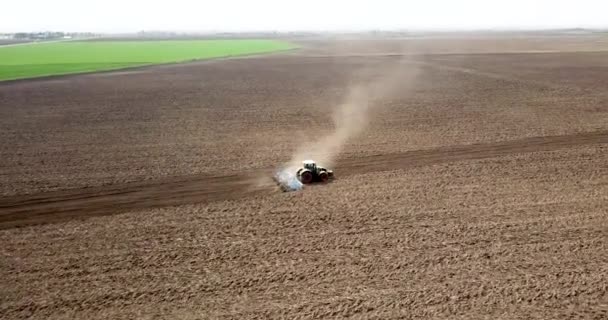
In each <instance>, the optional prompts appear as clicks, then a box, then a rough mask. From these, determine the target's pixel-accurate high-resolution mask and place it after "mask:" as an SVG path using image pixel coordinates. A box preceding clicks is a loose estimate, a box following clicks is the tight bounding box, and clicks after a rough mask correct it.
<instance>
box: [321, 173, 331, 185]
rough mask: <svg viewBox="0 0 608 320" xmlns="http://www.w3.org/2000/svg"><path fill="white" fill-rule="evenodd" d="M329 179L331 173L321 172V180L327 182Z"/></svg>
mask: <svg viewBox="0 0 608 320" xmlns="http://www.w3.org/2000/svg"><path fill="white" fill-rule="evenodd" d="M327 180H329V173H327V171H321V172H319V181H321V182H323V183H325V182H327Z"/></svg>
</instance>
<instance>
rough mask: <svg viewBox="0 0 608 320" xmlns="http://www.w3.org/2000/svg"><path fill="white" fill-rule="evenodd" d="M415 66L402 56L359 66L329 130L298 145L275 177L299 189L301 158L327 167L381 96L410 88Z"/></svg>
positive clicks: (366, 120)
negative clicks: (352, 83)
mask: <svg viewBox="0 0 608 320" xmlns="http://www.w3.org/2000/svg"><path fill="white" fill-rule="evenodd" d="M418 70H419V69H418V66H416V65H415V64H411V63H407V61H404V60H398V61H389V62H388V63H386V62H385V63H384V65H381V66H379V67H378V66H376V67H374V68H369V67H368V68H366V69H364V70H362V72H360V74H359V75H358V76H357V77H356V78H359V79H362V80H360V81H359V83H357V84H354V85H351V86H350V88H349V89H348V93H347V94H346V96H345V98H344V101H343V102H342V103H341V104H339V105H337V106H335V107H334V108H333V112H332V120H333V123H334V130H333V132H331V133H330V134H328V135H326V136H323V137H321V138H319V139H318V140H315V141H312V142H311V143H307V144H304V145H302V146H301V147H300V148H299V149H298V150H296V152H295V153H294V155H293V156H292V157H291V160H290V161H289V162H288V163H286V164H284V165H283V166H282V167H281V168H279V169H278V170H277V173H276V175H275V178H276V179H277V180H279V181H280V182H281V183H282V184H283V185H289V188H288V189H291V190H299V189H301V187H302V186H301V184H299V181H297V179H296V178H295V172H296V171H297V169H298V168H299V167H300V166H301V163H302V161H303V160H305V159H312V160H315V161H317V163H318V164H319V165H321V166H324V167H328V168H331V167H332V166H333V165H334V164H335V160H336V158H337V156H338V155H339V154H340V152H341V151H343V148H344V146H345V145H346V143H347V142H348V141H349V140H351V139H353V138H356V137H357V136H358V135H359V134H361V133H362V132H363V131H364V130H365V129H366V128H367V126H368V124H369V122H370V119H371V118H372V117H373V112H374V111H377V110H378V109H379V108H380V107H381V106H382V105H383V101H382V100H383V99H388V98H390V97H391V95H392V94H393V93H394V92H396V91H397V90H398V91H399V93H400V94H401V95H403V92H404V91H409V90H410V89H411V88H412V86H413V82H414V79H415V77H416V75H417V74H418V72H419V71H418ZM294 136H295V134H294ZM308 136H311V134H309V135H308Z"/></svg>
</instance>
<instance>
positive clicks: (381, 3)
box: [0, 0, 608, 32]
mask: <svg viewBox="0 0 608 320" xmlns="http://www.w3.org/2000/svg"><path fill="white" fill-rule="evenodd" d="M0 12H1V14H0V32H15V31H42V30H56V31H93V32H134V31H140V30H175V31H241V30H245V31H247V30H248V31H258V30H278V31H286V30H364V29H479V28H502V29H505V28H556V27H608V0H575V1H566V0H414V1H408V0H404V1H397V0H394V1H391V0H371V1H370V0H367V1H359V0H333V1H332V0H325V1H323V0H299V1H289V0H258V1H256V0H251V1H247V0H217V1H210V0H199V1H197V0H171V1H166V0H164V1H153V0H103V1H102V0H7V1H3V3H1V4H0Z"/></svg>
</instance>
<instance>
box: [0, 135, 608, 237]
mask: <svg viewBox="0 0 608 320" xmlns="http://www.w3.org/2000/svg"><path fill="white" fill-rule="evenodd" d="M604 143H608V131H599V132H587V133H579V134H574V135H562V136H545V137H531V138H524V139H519V140H513V141H500V142H494V143H485V144H471V145H461V146H446V147H440V148H436V149H428V150H416V151H407V152H403V153H394V154H382V155H372V156H365V157H360V158H350V159H341V160H339V161H338V165H337V166H336V168H335V169H336V171H337V172H338V173H340V172H343V174H342V176H349V175H355V174H358V173H361V172H365V173H369V172H378V171H389V170H398V169H405V168H410V167H418V166H428V165H434V164H440V163H448V162H455V161H465V160H477V159H484V158H491V157H497V156H504V155H509V154H516V153H528V152H535V151H551V150H557V149H562V148H568V147H576V146H581V145H588V144H604ZM271 173H272V168H265V169H260V170H258V171H256V173H241V174H239V173H237V174H233V175H223V176H211V175H192V176H183V177H167V178H161V179H157V180H153V181H142V182H133V183H124V184H116V185H107V186H100V187H91V188H80V189H70V190H63V191H55V192H44V193H38V194H31V195H19V196H9V197H3V198H0V229H8V228H14V227H23V226H28V225H36V224H45V223H53V222H60V221H67V220H71V219H82V218H86V217H93V216H100V215H111V214H117V213H122V212H126V211H130V210H139V209H149V208H157V207H166V206H176V205H184V204H191V203H209V202H213V201H221V200H234V199H239V198H243V197H249V196H254V195H262V194H268V193H271V192H274V191H276V190H278V188H274V187H271V185H272V184H261V183H260V181H261V179H263V178H264V177H263V175H264V174H267V176H270V175H271ZM339 176H340V174H339ZM339 176H338V177H339Z"/></svg>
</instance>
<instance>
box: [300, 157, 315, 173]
mask: <svg viewBox="0 0 608 320" xmlns="http://www.w3.org/2000/svg"><path fill="white" fill-rule="evenodd" d="M302 165H303V167H304V169H308V170H310V171H312V172H316V171H317V164H316V163H315V162H314V161H313V160H304V161H302Z"/></svg>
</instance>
